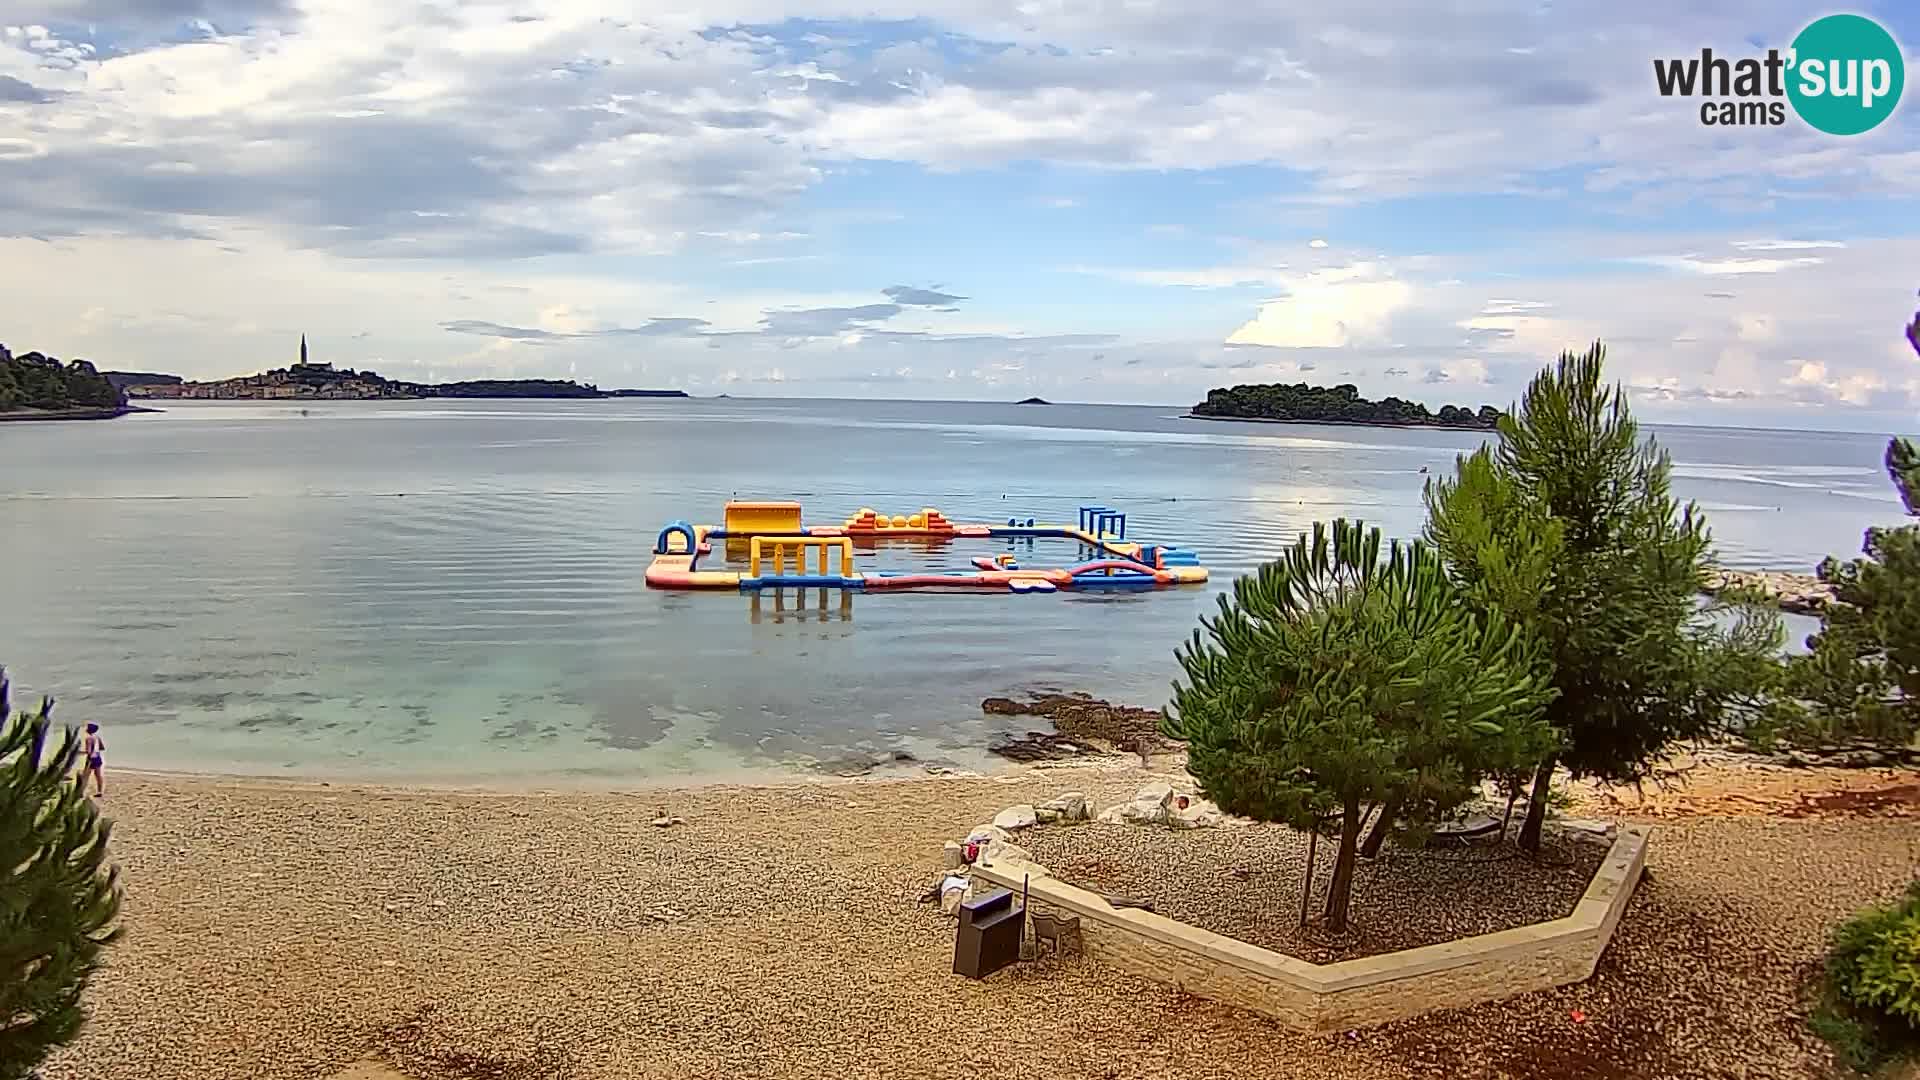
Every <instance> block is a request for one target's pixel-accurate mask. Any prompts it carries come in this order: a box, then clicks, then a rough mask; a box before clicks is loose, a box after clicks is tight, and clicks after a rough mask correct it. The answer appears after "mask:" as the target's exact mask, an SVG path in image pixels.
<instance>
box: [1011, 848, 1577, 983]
mask: <svg viewBox="0 0 1920 1080" xmlns="http://www.w3.org/2000/svg"><path fill="white" fill-rule="evenodd" d="M1020 844H1021V846H1022V847H1025V848H1026V849H1027V850H1028V851H1031V852H1032V853H1033V856H1034V858H1035V859H1037V860H1039V862H1040V864H1041V865H1042V866H1045V867H1046V868H1047V869H1048V870H1050V871H1052V872H1053V874H1054V876H1056V877H1059V878H1060V879H1062V880H1064V881H1067V882H1069V883H1071V884H1074V885H1078V886H1080V887H1082V888H1086V889H1092V890H1094V891H1096V892H1103V893H1117V894H1119V895H1121V896H1127V897H1133V898H1135V899H1139V900H1150V901H1152V902H1153V905H1154V910H1155V911H1157V912H1159V913H1160V914H1162V915H1167V916H1170V917H1172V918H1175V919H1179V920H1180V921H1181V922H1185V923H1189V924H1191V925H1194V926H1198V927H1201V928H1202V929H1206V930H1212V931H1214V932H1215V933H1220V934H1226V935H1228V936H1229V937H1234V938H1238V939H1240V940H1241V941H1245V942H1248V943H1251V944H1254V945H1260V946H1264V947H1265V948H1269V949H1272V950H1274V951H1276V952H1282V953H1286V954H1287V955H1289V956H1297V957H1299V958H1301V959H1302V960H1310V961H1312V962H1313V963H1316V964H1329V963H1332V962H1334V961H1336V960H1350V959H1353V958H1354V957H1359V956H1373V955H1376V954H1378V953H1383V952H1392V951H1394V950H1396V949H1411V948H1414V947H1415V946H1419V945H1433V944H1437V943H1439V942H1442V941H1453V940H1455V939H1458V938H1463V937H1471V936H1473V935H1475V934H1491V933H1494V932H1495V931H1498V930H1511V929H1513V928H1514V927H1516V926H1526V925H1528V924H1530V923H1537V922H1546V921H1548V920H1550V919H1558V918H1561V917H1563V916H1566V915H1569V914H1571V913H1572V912H1573V905H1574V904H1575V903H1577V902H1578V901H1579V899H1580V895H1581V894H1582V893H1584V892H1585V891H1586V888H1587V884H1588V883H1589V882H1591V881H1592V880H1593V872H1594V870H1595V869H1597V868H1598V867H1599V865H1600V862H1601V859H1602V858H1603V857H1604V856H1605V855H1606V846H1605V844H1604V843H1601V844H1595V843H1582V844H1558V843H1556V844H1554V845H1553V846H1551V847H1548V848H1546V849H1544V850H1542V852H1541V854H1540V857H1539V859H1537V860H1535V859H1527V858H1520V857H1517V852H1516V851H1515V849H1514V848H1513V847H1512V845H1508V844H1496V843H1493V842H1490V841H1489V842H1487V843H1479V844H1475V845H1473V846H1470V847H1465V848H1460V847H1455V848H1451V849H1441V848H1438V847H1436V848H1433V849H1429V850H1423V851H1416V850H1409V849H1405V848H1396V847H1394V846H1393V845H1391V844H1389V845H1388V846H1387V847H1385V848H1382V849H1381V853H1380V857H1379V858H1378V859H1375V860H1371V861H1369V860H1364V859H1363V860H1361V862H1360V863H1359V865H1358V866H1357V867H1356V868H1355V871H1354V881H1353V901H1352V904H1353V906H1352V908H1351V909H1350V911H1349V927H1348V932H1347V933H1345V934H1341V935H1337V936H1336V935H1333V934H1331V933H1329V932H1328V931H1327V930H1326V929H1325V928H1324V926H1323V925H1322V924H1321V923H1320V913H1321V910H1322V909H1323V908H1324V907H1325V905H1326V898H1327V887H1328V885H1329V884H1331V882H1332V878H1333V862H1334V854H1335V850H1336V848H1337V846H1338V845H1337V843H1336V842H1331V841H1329V840H1327V839H1326V838H1322V841H1321V843H1320V844H1319V850H1318V852H1317V854H1316V855H1315V857H1314V873H1313V879H1314V891H1313V899H1312V901H1311V905H1312V906H1311V909H1310V911H1309V914H1310V916H1311V917H1312V922H1310V923H1309V924H1308V926H1307V927H1306V928H1305V929H1302V928H1301V926H1300V885H1301V882H1302V879H1303V878H1304V876H1305V873H1306V865H1307V836H1306V834H1304V833H1298V832H1295V831H1293V830H1292V829H1287V828H1282V827H1280V826H1253V827H1247V828H1235V829H1200V830H1193V831H1183V832H1173V831H1170V830H1167V829H1150V828H1141V827H1138V826H1134V825H1099V824H1085V825H1075V826H1045V827H1041V828H1039V829H1035V830H1032V831H1030V832H1028V833H1027V834H1026V835H1025V836H1022V837H1021V838H1020Z"/></svg>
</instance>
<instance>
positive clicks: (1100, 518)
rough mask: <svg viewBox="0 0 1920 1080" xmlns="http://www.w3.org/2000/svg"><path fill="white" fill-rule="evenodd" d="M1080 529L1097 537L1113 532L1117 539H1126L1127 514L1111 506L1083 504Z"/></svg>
mask: <svg viewBox="0 0 1920 1080" xmlns="http://www.w3.org/2000/svg"><path fill="white" fill-rule="evenodd" d="M1029 524H1031V522H1029ZM1080 531H1081V532H1083V533H1091V534H1092V535H1094V536H1096V537H1098V536H1104V535H1105V534H1107V533H1112V534H1113V538H1114V539H1115V540H1125V539H1126V538H1127V515H1125V514H1123V513H1121V512H1120V511H1118V510H1115V509H1114V508H1112V507H1111V506H1083V507H1081V508H1080Z"/></svg>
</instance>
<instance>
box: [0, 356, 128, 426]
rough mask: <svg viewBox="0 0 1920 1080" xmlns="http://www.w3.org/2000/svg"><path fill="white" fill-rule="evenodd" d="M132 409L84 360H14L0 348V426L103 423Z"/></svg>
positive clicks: (103, 376)
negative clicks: (6, 422)
mask: <svg viewBox="0 0 1920 1080" xmlns="http://www.w3.org/2000/svg"><path fill="white" fill-rule="evenodd" d="M138 411H144V410H138V409H132V408H129V407H128V405H127V399H126V396H125V395H124V394H123V393H122V392H121V390H120V388H119V387H118V386H116V385H115V384H114V383H113V381H112V380H111V379H110V378H108V376H107V375H105V374H103V373H101V372H100V371H98V370H97V369H95V368H94V366H93V365H92V364H91V363H88V362H87V361H85V360H75V361H72V362H71V363H65V364H63V363H61V362H60V361H58V360H56V359H54V358H53V357H51V356H47V355H45V354H44V353H38V352H29V353H22V354H20V355H19V356H15V355H13V354H12V353H11V352H9V351H7V347H6V346H5V345H0V420H107V419H111V418H113V417H116V416H123V415H125V414H126V413H129V412H138Z"/></svg>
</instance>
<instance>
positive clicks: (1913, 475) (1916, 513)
mask: <svg viewBox="0 0 1920 1080" xmlns="http://www.w3.org/2000/svg"><path fill="white" fill-rule="evenodd" d="M1914 324H1915V325H1916V326H1920V315H1916V316H1914ZM1886 464H1887V475H1888V476H1890V477H1892V478H1893V486H1894V489H1895V490H1897V491H1899V492H1900V502H1901V505H1903V506H1905V507H1906V508H1907V514H1908V516H1911V517H1920V450H1915V449H1914V448H1913V444H1912V443H1910V442H1908V441H1907V440H1905V439H1902V438H1899V437H1898V436H1896V437H1894V438H1892V439H1889V440H1887V461H1886Z"/></svg>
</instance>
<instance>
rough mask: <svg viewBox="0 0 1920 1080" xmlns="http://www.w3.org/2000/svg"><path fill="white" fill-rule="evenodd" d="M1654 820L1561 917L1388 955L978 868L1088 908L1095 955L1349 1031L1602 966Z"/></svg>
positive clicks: (1087, 935) (1633, 831)
mask: <svg viewBox="0 0 1920 1080" xmlns="http://www.w3.org/2000/svg"><path fill="white" fill-rule="evenodd" d="M1647 836H1648V830H1647V828H1645V827H1644V826H1629V827H1626V828H1622V829H1621V830H1620V835H1619V837H1618V838H1617V839H1616V840H1615V841H1614V843H1613V847H1612V849H1611V850H1609V851H1608V852H1607V858H1606V861H1605V862H1604V863H1602V864H1601V866H1600V869H1599V870H1598V871H1597V872H1595V874H1594V877H1593V881H1592V883H1591V884H1589V885H1588V886H1587V891H1586V893H1585V894H1584V895H1583V896H1582V897H1581V899H1580V902H1579V903H1578V904H1576V905H1575V906H1574V910H1573V914H1571V915H1569V916H1567V917H1566V918H1564V919H1554V920H1553V921H1551V922H1544V923H1537V924H1535V925H1533V926H1523V927H1519V928H1518V929H1514V930H1503V931H1500V932H1499V933H1495V934H1482V935H1480V936H1478V937H1470V938H1462V939H1461V940H1459V941H1449V942H1444V943H1442V944H1439V945H1427V946H1424V947H1422V948H1418V949H1405V950H1402V951H1400V952H1395V953H1386V954H1384V955H1381V956H1369V957H1363V958H1361V959H1358V960H1343V961H1341V962H1339V963H1337V964H1310V963H1308V962H1306V961H1305V960H1300V959H1297V958H1295V957H1291V956H1284V955H1282V954H1280V953H1277V952H1274V951H1273V950H1271V949H1263V948H1260V947H1259V946H1256V945H1249V944H1247V943H1246V942H1243V941H1238V940H1236V939H1234V938H1230V937H1226V936H1224V935H1221V934H1216V933H1213V932H1212V931H1209V930H1202V929H1200V928H1199V927H1196V926H1189V925H1187V924H1185V923H1182V922H1177V921H1175V920H1173V919H1170V918H1167V917H1166V916H1165V915H1158V914H1155V913H1153V912H1150V911H1142V910H1139V909H1137V908H1115V907H1112V906H1110V905H1109V904H1108V903H1107V902H1106V901H1105V900H1103V899H1101V897H1100V895H1099V894H1097V893H1093V892H1089V891H1087V890H1086V889H1082V888H1078V887H1076V886H1073V885H1069V884H1067V883H1066V882H1064V881H1061V880H1059V879H1058V878H1055V877H1053V876H1052V875H1051V874H1050V873H1048V871H1047V869H1046V868H1045V867H1043V866H1040V865H1038V864H1036V863H1029V862H1019V861H1012V860H1007V859H1000V860H995V861H993V862H992V863H991V864H987V863H984V862H977V863H975V864H974V870H973V872H974V875H975V876H976V877H984V878H986V879H987V880H988V881H991V882H993V883H994V884H996V885H1001V886H1004V887H1006V888H1010V889H1013V890H1015V891H1018V890H1019V889H1020V888H1021V882H1022V879H1023V877H1024V878H1025V879H1026V880H1027V888H1028V889H1029V891H1030V895H1031V902H1032V903H1033V904H1035V905H1037V906H1038V907H1040V908H1041V909H1044V910H1052V911H1057V912H1063V913H1066V914H1070V915H1078V916H1080V931H1081V937H1082V940H1083V941H1084V942H1085V946H1086V951H1087V955H1088V956H1089V957H1091V958H1093V959H1095V960H1099V961H1101V962H1103V963H1109V964H1112V965H1113V966H1114V967H1117V968H1120V969H1121V970H1123V971H1129V972H1132V973H1133V974H1136V975H1141V976H1144V977H1146V978H1149V979H1153V980H1155V981H1158V982H1163V983H1170V984H1172V985H1174V986H1176V987H1179V988H1180V989H1182V990H1184V991H1186V992H1188V993H1191V994H1197V995H1199V996H1201V997H1206V998H1212V999H1214V1000H1216V1001H1222V1002H1226V1003H1227V1004H1229V1005H1236V1006H1239V1007H1241V1008H1245V1009H1252V1010H1254V1011H1255V1012H1260V1013H1264V1014H1266V1015H1268V1016H1271V1017H1273V1018H1274V1019H1276V1020H1279V1021H1281V1022H1282V1023H1285V1024H1287V1025H1288V1026H1290V1027H1295V1028H1299V1029H1301V1030H1305V1031H1315V1032H1328V1031H1346V1030H1349V1029H1352V1028H1358V1027H1367V1026H1370V1025H1373V1024H1383V1023H1387V1022H1388V1021H1392V1020H1399V1019H1403V1018H1405V1017H1409V1016H1415V1015H1418V1014H1420V1013H1426V1012H1431V1011H1433V1010H1435V1009H1452V1008H1459V1007H1461V1006H1466V1005H1477V1004H1479V1003H1481V1002H1483V1001H1497V1000H1499V999H1501V998H1507V997H1512V996H1514V995H1516V994H1524V993H1528V992H1530V991H1534V990H1545V989H1548V988H1550V987H1555V986H1564V985H1566V984H1568V983H1576V982H1580V981H1582V980H1584V979H1586V978H1588V977H1590V976H1591V975H1592V974H1593V970H1594V967H1595V966H1596V965H1598V964H1599V962H1600V954H1601V953H1602V952H1604V951H1605V950H1606V947H1607V943H1608V942H1609V941H1611V940H1612V939H1613V931H1614V928H1615V927H1616V926H1618V925H1619V923H1620V916H1621V913H1622V912H1624V911H1625V910H1626V906H1627V902H1628V900H1629V899H1631V898H1632V896H1633V888H1634V885H1636V884H1637V883H1638V882H1639V880H1640V871H1641V868H1642V867H1643V866H1644V865H1645V863H1646V854H1647Z"/></svg>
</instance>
